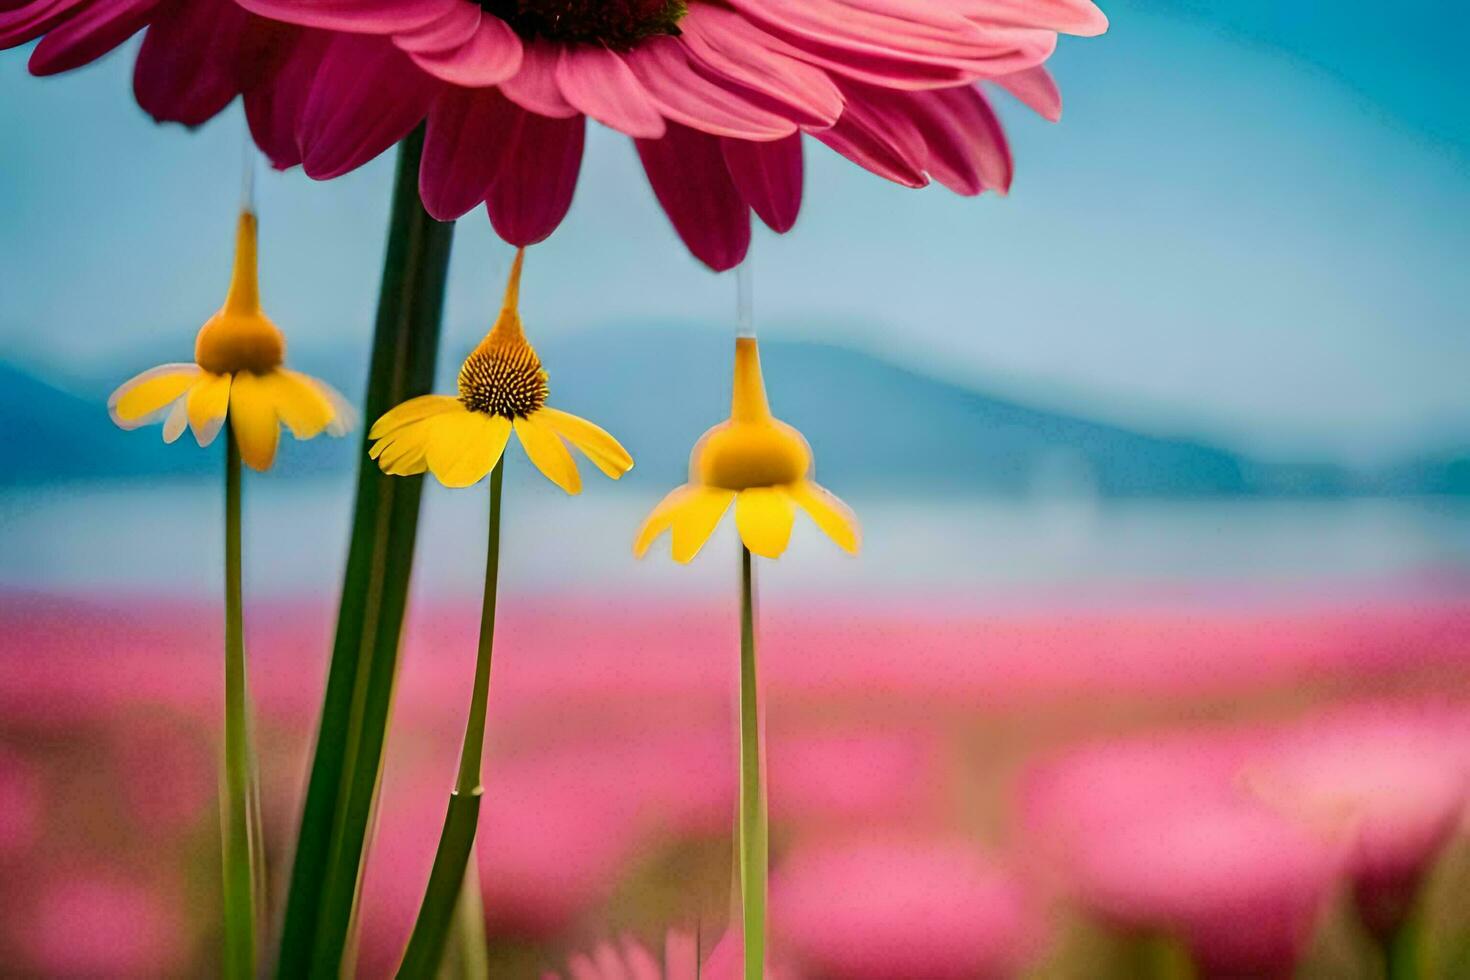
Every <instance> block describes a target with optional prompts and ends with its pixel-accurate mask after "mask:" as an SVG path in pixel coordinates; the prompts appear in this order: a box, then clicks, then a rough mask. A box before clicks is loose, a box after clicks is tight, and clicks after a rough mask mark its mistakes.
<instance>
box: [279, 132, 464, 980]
mask: <svg viewBox="0 0 1470 980" xmlns="http://www.w3.org/2000/svg"><path fill="white" fill-rule="evenodd" d="M423 141H424V135H423V129H422V128H420V129H418V130H416V131H415V132H414V133H412V134H410V135H409V136H408V137H406V138H405V139H404V141H403V143H402V145H401V146H400V147H399V155H398V173H397V177H396V179H395V183H394V188H393V205H392V214H391V217H390V219H389V229H388V252H387V258H386V260H385V262H384V268H383V282H382V288H381V291H380V294H379V297H378V318H377V327H376V330H375V333H374V336H373V352H372V363H371V366H370V368H369V373H368V389H367V401H366V405H365V407H364V422H365V424H364V426H363V429H364V441H363V451H362V453H361V454H360V456H359V459H360V460H361V462H360V463H359V470H358V478H357V501H356V505H355V511H354V514H353V522H352V542H351V546H350V549H349V551H348V556H347V572H346V575H345V577H344V579H343V583H342V599H341V606H340V609H339V611H338V616H337V635H336V640H335V642H334V644H333V647H332V662H331V667H330V669H329V672H328V676H327V690H326V696H325V698H324V701H323V704H322V716H321V722H320V725H319V727H318V730H317V739H316V749H315V755H314V757H313V760H312V768H311V777H310V780H309V782H308V784H307V789H306V803H305V806H304V808H303V810H302V815H301V832H300V835H299V836H298V839H297V843H296V857H295V861H294V864H293V866H292V869H291V891H290V896H289V898H288V901H287V906H286V919H285V924H284V927H283V929H282V935H281V951H280V962H279V965H278V974H279V975H280V976H281V977H284V978H296V977H307V976H317V977H335V976H337V975H338V974H339V973H340V972H341V971H342V970H343V961H344V958H345V957H346V954H347V951H348V948H349V942H350V935H351V928H352V919H353V912H354V908H355V905H356V900H357V892H358V884H359V880H360V877H361V874H362V867H363V859H364V854H365V851H366V845H367V838H368V829H369V826H370V821H371V816H372V810H373V805H374V801H375V799H376V795H377V788H378V776H379V773H380V769H381V765H382V758H383V741H384V738H385V736H386V732H387V727H388V715H389V710H390V708H391V707H392V702H393V685H394V680H395V678H396V676H397V672H398V653H399V641H400V637H401V633H402V628H403V615H404V609H405V607H406V605H407V598H408V582H409V574H410V571H411V569H412V564H413V547H414V538H415V535H416V532H417V528H418V513H419V495H420V492H421V490H422V482H423V478H422V477H417V476H414V477H393V476H387V475H385V474H383V473H382V472H380V471H379V469H378V467H377V465H376V464H374V463H373V462H372V461H371V460H369V459H368V456H367V446H368V440H367V438H366V433H367V430H368V429H369V428H370V426H371V425H372V423H373V421H374V420H376V419H377V418H379V417H380V416H381V415H382V414H383V413H384V412H386V411H387V410H388V409H390V408H392V407H393V406H394V405H397V404H398V403H400V402H402V401H404V400H406V399H408V398H412V397H413V396H415V395H421V394H424V393H425V392H427V391H429V390H430V389H431V387H432V386H433V381H434V364H435V360H436V358H437V356H438V349H439V321H440V315H441V313H442V310H443V305H444V285H445V279H446V275H447V271H448V265H449V248H450V243H451V239H452V235H453V231H454V228H453V225H451V224H441V223H439V222H437V221H434V220H433V219H432V218H430V217H429V215H428V213H427V212H426V211H424V209H423V205H422V204H421V203H420V201H419V196H418V172H419V159H420V157H421V155H422V153H423Z"/></svg>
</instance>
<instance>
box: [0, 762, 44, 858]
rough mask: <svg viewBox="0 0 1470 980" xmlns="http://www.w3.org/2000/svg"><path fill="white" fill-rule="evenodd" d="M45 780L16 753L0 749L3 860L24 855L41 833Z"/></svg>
mask: <svg viewBox="0 0 1470 980" xmlns="http://www.w3.org/2000/svg"><path fill="white" fill-rule="evenodd" d="M42 805H43V800H42V796H41V778H40V775H39V773H37V772H36V770H35V769H34V768H33V767H32V766H31V764H30V763H28V762H26V760H25V759H23V758H21V757H20V756H19V755H18V754H16V753H14V752H9V751H6V750H4V749H0V861H3V860H6V859H9V858H18V857H21V856H23V855H24V854H25V853H26V851H28V850H29V849H30V848H31V846H32V845H33V844H34V843H35V842H36V839H37V838H38V837H39V836H40V832H41V808H42Z"/></svg>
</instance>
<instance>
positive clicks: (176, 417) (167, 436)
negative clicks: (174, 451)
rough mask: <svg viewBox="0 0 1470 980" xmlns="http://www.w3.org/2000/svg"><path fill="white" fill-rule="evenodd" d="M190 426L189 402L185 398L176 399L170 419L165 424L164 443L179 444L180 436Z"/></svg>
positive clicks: (169, 413)
mask: <svg viewBox="0 0 1470 980" xmlns="http://www.w3.org/2000/svg"><path fill="white" fill-rule="evenodd" d="M188 426H189V402H188V400H187V399H184V398H175V399H174V407H173V408H171V409H169V412H168V418H167V419H166V420H165V421H164V423H163V441H164V442H167V443H170V444H172V443H175V442H178V440H179V436H181V435H183V434H184V430H185V429H186V428H188Z"/></svg>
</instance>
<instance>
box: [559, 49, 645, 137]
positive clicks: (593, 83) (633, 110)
mask: <svg viewBox="0 0 1470 980" xmlns="http://www.w3.org/2000/svg"><path fill="white" fill-rule="evenodd" d="M556 83H557V85H558V86H559V87H560V88H561V94H562V95H563V96H565V97H566V100H567V101H568V102H570V103H571V104H572V105H573V106H575V107H576V108H577V109H579V110H581V111H582V112H584V113H586V114H587V115H589V116H591V117H592V118H593V119H596V120H597V121H598V122H600V123H602V124H603V125H604V126H611V127H612V128H613V129H616V130H618V131H619V132H621V133H625V134H626V135H628V136H633V137H638V138H643V139H658V138H659V137H660V136H662V135H663V134H664V119H663V116H661V115H659V112H658V109H657V108H655V106H654V104H653V101H652V100H651V99H649V97H648V93H647V92H646V91H644V88H643V85H642V84H641V83H640V82H639V81H638V78H637V76H635V75H634V74H633V72H632V70H631V69H630V68H629V67H628V65H627V62H625V61H623V59H622V58H621V57H619V56H618V54H617V53H616V52H613V51H609V50H607V49H606V48H597V47H592V46H590V45H582V46H576V47H573V46H571V45H568V46H567V47H564V48H562V51H561V59H560V60H559V61H558V62H557V64H556Z"/></svg>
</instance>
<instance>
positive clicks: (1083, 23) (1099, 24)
mask: <svg viewBox="0 0 1470 980" xmlns="http://www.w3.org/2000/svg"><path fill="white" fill-rule="evenodd" d="M960 9H961V13H962V14H963V16H964V17H965V18H966V19H967V20H973V21H978V22H981V23H987V24H1012V25H1015V26H1018V27H1044V28H1046V29H1047V30H1050V31H1060V32H1061V33H1063V34H1075V35H1077V36H1078V37H1096V36H1097V35H1099V34H1102V33H1103V32H1105V31H1106V30H1107V29H1108V18H1107V15H1106V14H1104V13H1103V12H1102V11H1101V10H1099V9H1098V8H1097V6H1096V5H1095V4H1093V3H1091V0H963V3H962V4H961V7H960Z"/></svg>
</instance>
